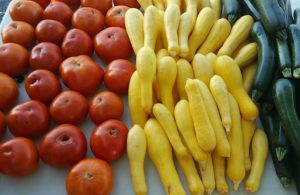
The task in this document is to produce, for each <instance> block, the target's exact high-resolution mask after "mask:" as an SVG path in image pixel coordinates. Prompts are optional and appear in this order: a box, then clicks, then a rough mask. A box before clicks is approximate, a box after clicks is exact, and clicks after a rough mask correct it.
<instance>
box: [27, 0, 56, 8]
mask: <svg viewBox="0 0 300 195" xmlns="http://www.w3.org/2000/svg"><path fill="white" fill-rule="evenodd" d="M28 1H29V0H28ZM30 1H34V2H36V3H38V4H39V5H40V6H41V7H42V8H43V9H45V8H46V7H47V5H49V3H50V1H51V0H30Z"/></svg>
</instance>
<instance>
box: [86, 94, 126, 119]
mask: <svg viewBox="0 0 300 195" xmlns="http://www.w3.org/2000/svg"><path fill="white" fill-rule="evenodd" d="M123 112H124V104H123V101H122V99H121V98H120V97H119V96H118V95H117V94H115V93H113V92H110V91H104V92H100V93H98V94H97V95H95V96H94V97H93V99H92V101H91V103H90V117H91V119H92V121H93V122H94V123H95V124H100V123H102V122H103V121H106V120H109V119H120V118H121V117H122V114H123Z"/></svg>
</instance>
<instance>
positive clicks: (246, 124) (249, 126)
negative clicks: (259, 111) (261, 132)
mask: <svg viewBox="0 0 300 195" xmlns="http://www.w3.org/2000/svg"><path fill="white" fill-rule="evenodd" d="M241 125H242V131H243V138H244V139H243V143H244V157H245V168H246V171H249V170H250V169H251V159H250V144H251V140H252V137H253V135H254V131H255V121H249V120H246V119H244V118H243V117H242V121H241Z"/></svg>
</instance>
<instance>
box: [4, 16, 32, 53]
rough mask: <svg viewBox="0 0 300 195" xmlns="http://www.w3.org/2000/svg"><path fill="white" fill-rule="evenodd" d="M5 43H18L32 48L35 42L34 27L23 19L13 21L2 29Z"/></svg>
mask: <svg viewBox="0 0 300 195" xmlns="http://www.w3.org/2000/svg"><path fill="white" fill-rule="evenodd" d="M1 35H2V40H3V43H18V44H20V45H22V46H23V47H26V48H30V47H31V46H32V45H33V44H34V43H35V31H34V28H33V27H32V26H31V25H30V24H28V23H26V22H22V21H12V22H10V23H8V24H7V25H6V26H4V28H3V30H2V33H1Z"/></svg>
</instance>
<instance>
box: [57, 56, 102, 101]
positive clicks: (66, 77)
mask: <svg viewBox="0 0 300 195" xmlns="http://www.w3.org/2000/svg"><path fill="white" fill-rule="evenodd" d="M59 72H60V75H61V77H62V80H63V82H64V84H65V85H66V86H67V87H69V88H70V89H72V90H74V91H78V92H79V93H81V94H82V95H85V96H87V95H90V94H91V93H93V92H94V91H95V90H96V89H97V88H98V87H99V86H100V84H101V82H102V80H103V76H104V71H103V70H102V69H101V67H100V66H99V65H98V64H97V63H96V62H95V61H94V60H93V59H92V58H91V57H89V56H87V55H80V56H76V57H70V58H67V59H65V60H64V61H63V62H62V64H61V66H60V68H59Z"/></svg>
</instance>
